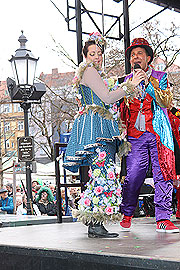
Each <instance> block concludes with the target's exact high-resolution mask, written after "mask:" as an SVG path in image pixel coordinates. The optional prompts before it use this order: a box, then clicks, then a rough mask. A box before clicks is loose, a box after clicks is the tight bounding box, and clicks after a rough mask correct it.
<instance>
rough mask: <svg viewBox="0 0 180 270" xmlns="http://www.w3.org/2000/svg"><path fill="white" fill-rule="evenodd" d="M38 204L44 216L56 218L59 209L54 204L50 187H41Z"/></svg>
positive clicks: (37, 198) (37, 199)
mask: <svg viewBox="0 0 180 270" xmlns="http://www.w3.org/2000/svg"><path fill="white" fill-rule="evenodd" d="M36 204H37V206H38V208H39V211H40V212H41V215H43V216H56V215H57V207H56V204H55V203H54V197H53V194H52V191H51V190H50V189H49V188H48V187H41V188H40V190H39V191H38V194H37V197H36Z"/></svg>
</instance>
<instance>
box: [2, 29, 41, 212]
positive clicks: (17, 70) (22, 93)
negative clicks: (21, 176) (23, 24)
mask: <svg viewBox="0 0 180 270" xmlns="http://www.w3.org/2000/svg"><path fill="white" fill-rule="evenodd" d="M18 41H19V42H20V48H19V49H17V50H16V53H15V56H12V57H11V59H10V60H9V61H10V62H11V65H12V70H13V74H14V79H11V78H7V87H8V91H9V94H10V97H11V101H12V102H14V101H16V102H19V103H20V106H21V107H22V108H23V110H24V129H25V137H28V136H29V125H28V110H29V109H30V107H31V103H33V102H35V101H37V100H40V99H41V97H42V95H43V94H44V93H45V92H46V88H45V85H44V84H43V83H34V79H35V71H36V65H37V61H38V59H39V58H35V57H34V56H33V54H32V53H31V51H30V50H28V49H26V42H27V39H26V37H25V36H24V34H23V31H22V34H21V36H20V37H19V39H18ZM25 162H26V188H27V212H28V214H31V213H32V204H31V202H32V184H31V168H30V164H31V163H30V161H25Z"/></svg>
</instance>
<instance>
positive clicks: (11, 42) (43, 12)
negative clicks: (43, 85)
mask: <svg viewBox="0 0 180 270" xmlns="http://www.w3.org/2000/svg"><path fill="white" fill-rule="evenodd" d="M53 2H54V3H55V4H56V5H57V7H58V8H59V9H60V11H61V12H62V13H63V15H64V16H65V17H66V16H67V11H66V10H67V0H53ZM74 2H75V1H74V0H69V3H70V4H71V5H72V6H74ZM82 2H83V3H84V5H85V6H86V8H87V9H89V10H95V11H99V12H101V10H102V4H101V0H91V1H89V0H82ZM129 2H131V0H129ZM0 7H1V16H0V25H1V28H0V36H1V42H0V80H6V79H7V77H12V76H13V75H12V70H11V65H10V62H9V61H8V60H9V59H10V58H11V55H14V54H15V51H16V49H18V48H19V47H20V46H19V45H20V44H19V42H18V38H19V36H20V35H21V30H23V31H24V35H25V36H26V38H27V39H28V42H27V43H26V47H27V49H30V50H31V52H32V53H33V55H34V56H35V57H39V61H38V63H37V70H36V76H37V77H38V76H39V75H40V73H41V72H43V73H45V74H46V73H51V71H52V69H53V68H58V70H59V72H66V71H72V70H73V69H72V68H71V67H69V66H67V65H65V64H64V63H63V62H62V60H61V57H60V56H59V55H58V54H57V52H55V51H53V49H54V48H55V43H54V41H53V39H54V40H55V41H56V44H58V43H59V44H61V45H62V46H63V47H64V48H65V49H66V51H67V52H68V53H69V54H70V56H71V57H72V58H73V59H74V61H77V53H76V51H77V47H76V33H74V32H70V31H68V29H67V23H66V21H65V18H64V17H63V16H62V15H61V14H60V12H59V11H58V10H57V9H56V8H55V7H54V5H53V4H52V3H51V1H50V0H0ZM161 9H162V8H161V7H159V6H157V5H155V4H152V3H149V2H147V1H145V0H136V1H135V2H134V3H133V4H132V6H131V8H130V10H129V17H130V25H133V26H136V25H137V24H139V23H140V22H142V21H143V20H145V19H147V18H149V17H150V16H151V15H153V14H154V13H156V12H158V11H159V10H161ZM122 10H123V9H122V3H116V2H114V1H113V0H104V12H105V13H108V14H114V15H118V16H119V15H120V14H121V13H122ZM73 12H74V11H73V9H71V10H70V15H73V14H74V13H73ZM179 16H180V13H177V12H175V11H172V10H168V11H164V12H162V13H161V14H160V15H158V16H157V17H156V19H158V20H160V21H161V22H162V24H163V26H165V25H168V23H169V22H170V21H174V22H175V23H176V24H178V23H179V21H180V20H179ZM94 19H95V21H96V22H97V24H98V25H99V26H100V28H102V27H101V26H102V18H101V16H95V17H94ZM82 22H83V30H84V31H86V32H93V31H95V32H96V31H97V30H96V28H95V27H94V26H93V25H92V23H91V22H90V20H89V19H88V17H87V15H83V16H82ZM112 22H113V21H112V19H109V20H106V21H105V29H108V28H107V27H108V25H109V24H110V23H112ZM122 24H123V17H122ZM71 29H75V20H72V21H71ZM139 31H140V30H139V29H137V30H135V31H133V32H131V39H132V38H134V37H138V36H139ZM122 32H123V25H122ZM112 34H113V35H117V28H115V29H114V30H113V32H112ZM179 35H180V33H179ZM86 39H87V35H83V40H86ZM177 44H179V40H178V39H177ZM176 64H179V65H180V58H178V60H177V62H176Z"/></svg>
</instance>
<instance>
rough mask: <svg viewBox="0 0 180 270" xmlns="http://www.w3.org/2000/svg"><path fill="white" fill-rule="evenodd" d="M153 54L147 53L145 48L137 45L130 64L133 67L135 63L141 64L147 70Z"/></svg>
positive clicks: (133, 50)
mask: <svg viewBox="0 0 180 270" xmlns="http://www.w3.org/2000/svg"><path fill="white" fill-rule="evenodd" d="M150 60H151V56H149V55H147V52H146V50H145V49H144V48H141V47H137V48H134V49H132V51H131V54H130V64H131V67H132V68H133V67H134V65H135V64H139V65H140V67H141V68H142V69H143V70H146V68H147V66H148V63H149V61H150Z"/></svg>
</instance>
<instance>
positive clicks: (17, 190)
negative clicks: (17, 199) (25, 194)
mask: <svg viewBox="0 0 180 270" xmlns="http://www.w3.org/2000/svg"><path fill="white" fill-rule="evenodd" d="M17 192H18V193H21V192H22V189H21V187H20V186H19V185H18V186H16V193H17Z"/></svg>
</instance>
